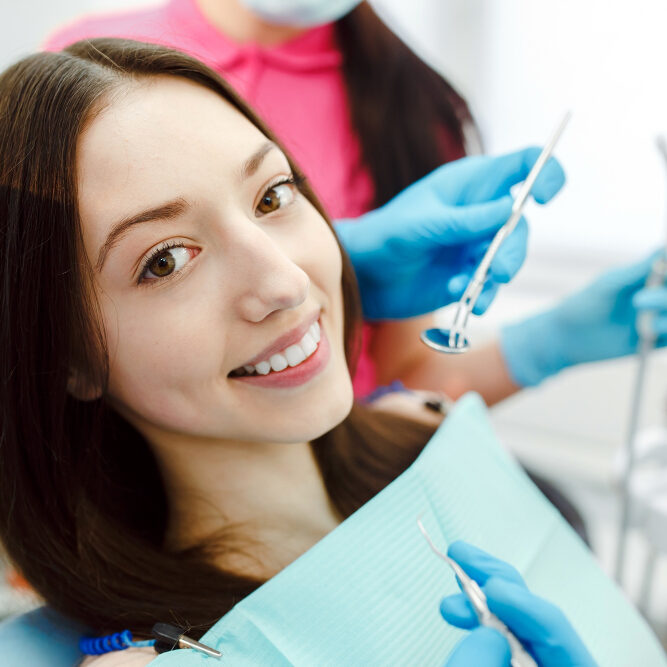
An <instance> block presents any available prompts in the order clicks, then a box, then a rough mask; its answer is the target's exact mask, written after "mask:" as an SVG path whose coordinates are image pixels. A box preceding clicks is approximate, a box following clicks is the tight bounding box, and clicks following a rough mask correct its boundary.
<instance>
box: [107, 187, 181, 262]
mask: <svg viewBox="0 0 667 667" xmlns="http://www.w3.org/2000/svg"><path fill="white" fill-rule="evenodd" d="M189 206H190V205H189V204H188V202H187V201H186V200H185V199H183V198H182V197H179V198H177V199H174V200H173V201H170V202H167V203H166V204H161V205H160V206H155V207H154V208H149V209H147V210H146V211H142V212H141V213H137V214H136V215H133V216H131V217H129V218H124V219H123V220H121V221H120V222H118V223H116V224H115V225H114V226H113V228H112V230H111V231H110V232H109V235H108V236H107V238H106V241H105V242H104V243H103V244H102V247H101V248H100V252H99V254H98V256H97V264H95V270H96V271H98V272H99V271H101V270H102V266H103V265H104V260H105V259H106V258H107V255H108V254H109V251H110V250H111V249H112V248H113V247H114V246H115V245H116V244H117V243H118V241H120V239H121V238H122V237H123V236H125V234H127V232H128V230H129V229H130V227H133V226H134V225H139V224H141V223H142V222H152V221H155V220H160V221H164V220H173V219H174V218H177V217H178V216H180V215H183V213H184V212H185V211H186V210H187V209H188V208H189Z"/></svg>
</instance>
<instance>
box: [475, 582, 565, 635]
mask: <svg viewBox="0 0 667 667" xmlns="http://www.w3.org/2000/svg"><path fill="white" fill-rule="evenodd" d="M483 590H484V594H485V595H486V599H487V604H488V606H489V609H490V610H491V611H492V612H493V613H494V614H495V615H496V616H498V618H500V620H501V621H503V622H504V623H505V624H506V625H507V626H508V627H509V628H510V630H512V632H513V633H514V634H515V635H516V636H517V637H518V638H519V639H520V640H521V641H522V642H524V641H526V642H539V641H543V640H544V639H545V638H546V637H549V636H557V637H562V638H563V639H565V638H566V637H568V638H569V637H570V636H571V635H574V636H576V633H575V632H574V629H573V628H572V626H571V625H570V623H569V621H568V620H567V618H566V617H565V614H563V612H562V611H561V610H560V609H559V608H558V607H556V605H553V604H551V603H550V602H547V601H546V600H543V599H542V598H540V597H538V596H537V595H534V594H533V593H531V592H530V591H529V590H528V589H527V588H526V587H525V586H521V585H518V584H516V583H515V582H513V581H508V580H507V579H503V578H500V577H489V579H488V580H487V582H486V583H485V584H484V586H483ZM563 643H564V642H563Z"/></svg>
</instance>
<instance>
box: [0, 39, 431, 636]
mask: <svg viewBox="0 0 667 667" xmlns="http://www.w3.org/2000/svg"><path fill="white" fill-rule="evenodd" d="M153 76H176V77H182V78H185V79H189V80H190V81H194V82H196V83H198V84H200V85H202V86H205V87H206V88H208V89H210V90H212V91H214V92H215V93H216V94H218V95H220V96H222V97H223V98H224V99H226V100H227V101H228V102H229V103H230V104H232V105H233V106H234V107H235V108H236V109H238V110H239V112H240V113H242V114H243V115H244V116H246V117H247V118H248V119H249V120H250V121H251V122H252V123H254V124H255V125H256V126H258V127H259V128H260V129H261V130H262V131H263V132H264V133H265V134H266V135H267V136H269V137H271V138H272V139H273V140H274V141H276V139H275V137H272V135H271V134H270V132H268V131H267V130H266V128H265V127H264V126H263V125H262V124H261V122H260V121H259V120H258V119H257V118H256V116H255V115H254V114H253V112H252V111H251V110H250V109H248V107H247V106H246V105H245V104H244V103H243V102H242V101H241V100H240V99H239V98H238V97H237V96H236V95H235V94H234V93H233V92H232V91H231V89H230V88H229V87H228V86H227V85H226V84H225V83H224V82H223V81H222V80H221V78H220V77H219V76H218V75H217V74H216V73H214V72H213V71H211V70H210V69H208V68H207V67H206V66H205V65H203V64H201V63H200V62H198V61H196V60H194V59H192V58H190V57H188V56H186V55H183V54H181V53H178V52H176V51H172V50H170V49H166V48H163V47H158V46H152V45H147V44H141V43H138V42H131V41H125V40H116V39H97V40H91V41H85V42H79V43H77V44H74V45H72V46H70V47H69V48H68V49H66V50H65V51H63V52H61V53H42V54H37V55H33V56H30V57H28V58H25V59H24V60H22V61H20V62H19V63H17V64H16V65H14V66H12V67H10V68H9V69H8V70H6V71H5V72H4V73H3V74H2V75H0V239H1V245H0V258H1V260H0V261H1V262H2V271H1V277H0V309H1V312H2V319H1V321H0V537H1V539H2V543H3V545H4V548H5V550H6V552H7V554H8V556H9V558H10V560H11V561H12V562H13V563H14V564H15V566H16V567H17V568H18V569H19V571H20V572H21V574H22V575H23V576H24V577H25V578H26V580H27V581H28V582H29V583H30V585H31V586H32V587H33V588H34V589H35V590H36V591H37V593H38V594H39V595H41V596H42V597H43V598H44V600H45V602H46V603H47V604H49V605H50V606H51V607H53V608H55V609H57V610H58V611H60V612H62V613H64V614H66V615H67V616H69V617H71V618H73V619H78V620H80V621H82V622H84V623H85V624H87V625H88V626H89V627H91V628H92V629H93V630H96V631H99V632H115V631H119V630H121V629H124V628H129V629H130V630H132V632H134V633H135V634H137V635H142V634H144V635H145V634H148V633H149V630H150V628H151V627H152V625H153V623H155V622H156V621H163V622H167V623H176V624H178V625H180V626H182V627H186V628H187V629H188V630H189V632H188V634H190V635H192V636H195V637H198V636H201V634H203V633H204V632H205V631H206V630H207V629H208V628H209V627H210V626H211V625H213V624H214V623H215V622H216V621H217V620H218V619H219V618H220V617H221V616H222V615H223V614H225V613H226V612H227V611H228V610H229V609H230V608H231V607H232V606H233V605H234V604H235V603H237V602H238V601H239V600H241V599H242V598H243V597H245V596H246V595H248V594H249V593H250V592H252V591H253V590H254V589H256V588H257V587H258V586H259V585H261V584H262V583H263V582H262V581H260V580H257V579H252V578H248V577H247V576H240V575H238V574H236V573H234V572H229V571H223V570H221V569H219V568H218V567H216V566H214V565H213V564H212V561H213V556H214V555H219V554H221V553H225V552H227V553H229V552H234V551H238V550H239V549H247V548H248V547H247V545H245V544H240V543H239V542H238V541H236V540H235V537H234V533H233V531H231V530H230V531H227V532H225V531H223V532H222V533H219V534H215V535H211V536H209V538H208V539H206V540H205V542H204V543H202V544H200V545H198V546H195V547H191V548H188V549H187V550H182V551H171V550H168V549H167V548H166V547H165V546H164V535H165V529H166V526H167V517H168V511H169V508H168V505H167V499H166V495H165V490H164V487H163V483H162V480H161V477H160V473H159V471H158V468H157V465H156V461H155V459H154V457H153V455H152V453H151V450H150V449H149V447H148V445H147V443H146V442H145V441H144V439H143V438H142V437H141V436H140V435H139V434H138V432H137V431H135V430H134V428H133V427H131V426H130V425H129V424H128V423H127V422H126V421H124V420H123V419H122V418H121V417H120V416H119V415H118V414H117V413H116V412H114V411H113V410H112V409H111V408H110V407H109V406H108V404H107V403H106V402H105V400H104V398H102V399H99V400H94V401H81V400H77V399H76V398H74V397H73V396H72V394H70V392H69V391H68V380H70V379H71V376H72V369H77V370H80V369H83V370H85V373H86V375H87V377H88V378H90V379H91V381H93V382H94V383H97V384H96V386H102V387H104V386H106V381H107V374H108V357H107V350H106V349H105V336H104V333H103V330H102V328H101V325H100V322H99V309H98V306H97V303H96V299H95V297H94V290H93V287H92V286H93V277H92V268H91V266H90V263H89V262H88V260H87V258H86V255H85V252H84V248H83V241H82V230H81V225H80V220H79V215H78V207H77V185H76V178H75V172H76V146H77V139H78V137H79V136H80V134H81V132H82V131H83V130H84V129H85V127H86V125H87V124H88V123H90V122H91V120H92V119H94V117H95V114H97V113H100V112H101V111H103V110H104V109H105V107H106V106H107V105H109V104H110V103H111V102H112V100H113V95H114V93H115V92H118V91H120V90H122V88H123V86H124V85H128V84H132V85H137V84H138V85H141V81H142V80H147V79H148V78H149V77H153ZM323 159H326V156H323ZM291 166H292V168H293V169H294V170H295V173H296V174H298V173H299V172H298V170H297V168H296V166H295V165H293V164H292V165H291ZM302 191H303V194H304V195H305V196H306V197H307V198H308V199H309V200H310V201H311V202H312V203H313V205H314V206H315V207H316V208H317V209H318V210H319V211H320V212H321V213H322V214H323V215H324V212H323V211H322V209H321V206H320V204H319V203H318V202H317V201H316V200H315V198H314V195H313V194H312V192H311V191H310V190H309V189H308V186H307V185H303V186H302ZM343 257H344V268H343V277H342V289H343V298H344V302H345V340H346V352H347V359H348V364H349V366H350V369H351V371H353V369H354V360H355V347H356V344H357V341H358V332H359V328H360V324H361V319H360V308H359V298H358V293H357V287H356V282H355V278H354V275H353V272H352V269H351V267H350V264H349V262H348V260H347V259H346V257H345V254H344V253H343ZM70 389H71V387H70ZM73 393H74V394H76V391H74V392H73ZM431 433H432V429H430V428H428V427H426V426H424V425H423V424H420V423H417V422H414V423H413V422H412V421H410V420H407V419H404V418H399V417H397V416H391V415H388V414H381V413H378V412H373V411H371V410H369V409H368V408H365V407H364V406H361V405H355V407H354V408H353V409H352V412H351V414H350V415H349V417H347V418H346V419H345V421H344V422H343V423H342V424H340V425H339V426H337V427H335V428H334V429H333V430H332V431H330V432H329V433H326V434H324V435H322V436H321V437H320V438H319V439H318V440H316V441H314V442H313V443H312V447H313V451H314V453H315V456H316V459H317V461H318V464H319V467H320V470H321V472H322V475H323V478H324V481H325V485H326V488H327V491H328V493H329V495H330V498H331V500H332V503H333V504H334V505H335V507H336V508H337V509H338V510H339V512H340V513H341V514H342V515H343V516H348V515H350V514H351V513H352V512H354V511H355V510H356V509H357V508H359V507H360V506H361V505H362V504H363V503H365V502H366V501H367V500H369V499H370V498H371V497H372V496H374V495H375V494H376V493H378V491H380V490H381V489H382V488H383V487H384V486H386V485H387V484H388V483H389V482H390V481H391V480H393V479H394V478H395V477H396V476H397V475H399V474H400V473H401V472H402V471H403V470H404V469H405V468H406V467H407V466H408V465H409V464H410V463H411V462H412V461H413V460H414V458H415V457H416V456H417V454H418V453H419V451H421V449H422V448H423V446H424V444H425V443H426V442H427V441H428V438H429V437H430V435H431Z"/></svg>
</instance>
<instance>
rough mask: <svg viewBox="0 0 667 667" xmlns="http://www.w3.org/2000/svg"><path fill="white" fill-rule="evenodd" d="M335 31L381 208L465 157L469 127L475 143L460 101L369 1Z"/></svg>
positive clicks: (352, 111) (466, 111) (366, 162)
mask: <svg viewBox="0 0 667 667" xmlns="http://www.w3.org/2000/svg"><path fill="white" fill-rule="evenodd" d="M334 25H335V28H336V38H337V40H338V44H339V47H340V50H341V52H342V54H343V76H344V79H345V85H346V89H347V97H348V105H349V107H350V116H351V120H352V124H353V126H354V129H355V130H356V133H357V137H358V138H359V143H360V145H361V152H362V156H363V161H364V165H365V166H366V167H367V168H368V170H369V171H370V174H371V176H372V178H373V185H374V187H375V197H374V201H373V205H374V207H378V206H381V205H382V204H385V203H386V202H387V201H389V200H390V199H391V198H392V197H394V196H395V195H397V194H398V193H399V192H400V191H401V190H404V189H405V188H406V187H408V185H410V184H411V183H414V182H415V181H417V180H419V179H420V178H421V177H422V176H425V175H426V174H428V173H429V172H431V171H433V170H434V169H435V168H436V167H438V166H440V165H441V164H444V163H445V162H451V161H453V160H458V159H459V158H462V157H464V156H465V154H466V136H465V134H466V132H465V131H466V129H467V130H469V131H470V132H471V136H474V137H475V141H476V142H480V138H479V135H478V132H477V128H476V127H475V125H474V123H473V119H472V116H471V114H470V110H469V109H468V105H467V104H466V102H465V100H464V99H463V97H461V95H460V94H459V93H458V92H457V91H456V90H455V89H454V88H453V87H452V85H451V84H450V83H449V82H448V81H447V80H446V79H444V78H443V77H442V76H441V75H440V74H438V73H437V72H435V71H434V70H433V69H432V68H431V67H429V66H428V65H427V64H426V63H425V62H424V61H423V60H421V59H420V58H419V57H418V56H417V55H415V53H413V52H412V51H411V50H410V49H409V48H408V47H407V46H406V45H405V44H404V43H403V42H402V41H401V40H400V39H399V37H397V36H396V35H395V34H394V33H393V32H392V31H391V30H390V29H389V28H388V27H387V26H386V25H385V24H384V23H383V22H382V21H381V20H380V19H379V18H378V16H377V15H376V14H375V12H374V11H373V9H372V7H371V6H370V5H369V4H368V3H367V2H362V3H361V4H360V5H359V6H358V7H356V8H355V9H353V10H352V11H351V12H349V13H348V14H346V15H345V16H344V17H343V18H341V19H339V20H338V21H337V22H336V23H335V24H334ZM480 143H481V142H480Z"/></svg>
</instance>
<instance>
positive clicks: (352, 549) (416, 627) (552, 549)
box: [151, 394, 667, 667]
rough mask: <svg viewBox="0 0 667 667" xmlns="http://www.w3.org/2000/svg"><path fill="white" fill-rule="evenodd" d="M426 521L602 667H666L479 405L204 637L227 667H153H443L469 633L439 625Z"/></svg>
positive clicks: (473, 399) (443, 578)
mask: <svg viewBox="0 0 667 667" xmlns="http://www.w3.org/2000/svg"><path fill="white" fill-rule="evenodd" d="M419 515H421V518H422V522H423V523H424V525H425V527H426V529H427V530H428V532H429V534H430V536H431V538H432V539H433V541H434V542H435V544H436V545H437V546H439V547H440V548H442V549H445V548H446V546H447V545H448V544H449V543H450V542H453V541H455V540H457V539H463V540H466V541H468V542H471V543H472V544H474V545H476V546H479V547H480V548H482V549H484V550H485V551H488V552H490V553H491V554H493V555H494V556H497V557H499V558H501V559H503V560H506V561H508V562H509V563H511V564H512V565H514V566H515V567H516V568H517V569H518V570H519V571H520V572H521V574H522V575H523V576H524V578H525V580H526V583H527V584H528V586H529V587H530V588H531V590H532V591H533V592H534V593H536V594H538V595H540V596H542V597H545V598H547V599H548V600H550V601H552V602H554V603H555V604H557V605H558V606H559V607H560V608H561V609H562V610H563V611H564V612H565V614H566V616H567V617H568V619H569V620H570V622H571V623H572V625H573V626H574V628H575V629H576V630H577V632H578V633H579V635H580V637H581V638H582V639H583V641H584V642H585V644H586V645H587V647H588V649H589V650H590V652H591V654H592V655H593V657H594V658H595V659H596V660H597V662H598V663H599V664H600V665H601V666H603V667H614V666H618V667H627V666H628V665H642V666H643V667H659V666H664V665H667V659H666V658H665V654H664V652H663V650H662V648H661V647H660V645H659V643H658V641H657V640H656V638H655V637H654V635H653V634H652V632H651V630H650V629H649V628H648V626H647V624H646V623H645V622H644V620H643V619H642V618H641V617H640V615H639V614H638V613H637V612H636V611H635V609H634V608H633V607H632V606H631V605H630V603H629V602H628V601H627V600H626V599H625V598H624V597H623V594H622V593H621V592H620V590H619V589H618V588H617V587H616V585H615V584H614V583H612V582H611V581H610V580H609V579H608V578H607V577H606V576H605V574H604V573H603V572H602V570H601V569H600V568H599V566H598V565H597V564H596V562H595V561H594V559H593V557H592V556H591V553H590V552H589V551H588V549H587V548H586V546H585V545H584V544H583V543H582V542H581V540H580V539H579V538H578V537H577V536H576V534H575V533H574V531H572V529H571V528H570V527H569V526H568V525H567V524H566V522H565V521H564V520H563V519H562V518H561V516H560V515H559V514H558V512H557V511H556V510H555V509H554V508H553V507H552V506H551V505H550V504H549V503H548V501H547V500H546V499H545V498H544V497H543V496H542V495H541V493H540V492H539V491H538V490H537V489H536V487H535V486H534V485H533V484H532V482H531V481H530V480H529V479H528V477H527V476H526V474H525V473H524V472H523V471H522V470H521V468H520V467H519V466H518V464H517V463H516V462H515V461H514V460H513V459H512V458H511V457H510V456H509V455H508V454H507V453H506V452H505V450H504V449H503V448H502V446H501V445H500V444H499V443H498V440H497V438H496V437H495V435H494V433H493V431H492V428H491V425H490V423H489V420H488V416H487V413H486V407H485V406H484V404H483V402H482V401H481V399H480V398H479V397H478V396H476V395H474V394H469V395H467V396H465V397H464V398H462V399H461V400H460V401H459V402H458V403H457V404H456V406H455V407H454V409H453V411H452V412H451V413H450V414H449V416H448V417H447V418H446V419H445V421H444V422H443V424H442V425H441V427H440V428H439V429H438V431H437V432H436V433H435V435H434V436H433V438H432V439H431V440H430V442H429V443H428V445H427V446H426V448H425V449H424V451H423V452H422V453H421V454H420V456H419V457H418V459H417V460H416V461H415V462H414V463H413V464H412V466H410V467H409V468H408V469H407V470H406V471H405V472H404V473H403V474H402V475H400V476H399V477H398V478H397V479H396V480H394V481H393V482H392V483H391V484H390V485H389V486H387V487H386V488H385V489H384V490H383V491H382V492H380V493H379V494H378V495H377V496H375V497H374V498H373V499H372V500H371V501H369V502H368V503H366V504H365V505H364V506H363V507H361V508H360V509H359V510H358V511H357V512H355V513H354V514H352V515H351V516H350V517H348V518H347V519H346V520H345V521H344V522H343V523H342V524H341V525H340V526H339V527H338V528H336V529H335V530H334V531H333V532H331V533H330V534H329V535H327V536H326V537H325V538H324V539H322V540H321V541H320V542H318V543H317V544H316V545H315V546H314V547H312V548H311V549H310V550H308V551H307V552H306V553H304V554H303V555H302V556H301V557H299V558H298V559H297V560H295V561H294V562H293V563H291V564H290V565H289V566H288V567H286V568H285V569H284V570H282V571H281V572H280V573H279V574H277V575H276V576H274V577H273V578H272V579H270V580H269V581H268V582H266V583H265V584H263V585H262V586H261V587H260V588H258V589H257V590H256V591H255V592H254V593H252V594H251V595H249V596H248V597H246V598H245V599H243V600H242V601H241V602H239V603H238V604H237V605H236V606H235V607H234V608H233V609H232V610H231V611H230V612H229V613H228V614H226V615H225V616H223V617H222V618H221V619H220V620H219V621H218V622H217V623H216V625H215V626H213V627H212V628H211V630H209V631H208V632H207V633H206V634H205V635H204V636H203V637H202V639H201V641H202V643H204V644H206V645H208V646H211V647H214V648H216V649H218V650H219V651H221V652H222V654H223V655H222V659H221V660H220V662H218V661H217V660H215V659H212V658H208V657H206V656H204V655H203V654H201V653H197V652H196V651H193V650H190V649H181V650H176V651H172V652H170V653H164V654H162V655H160V656H159V657H158V658H157V659H156V660H155V661H154V662H151V665H153V664H155V665H156V667H170V666H174V667H190V666H192V667H195V666H196V665H202V666H203V665H206V666H207V667H213V666H214V665H216V664H220V665H221V666H224V665H234V667H237V666H242V665H272V666H279V665H304V666H311V665H346V666H349V665H364V666H368V665H420V666H422V665H437V666H438V667H440V666H442V665H443V663H444V662H445V660H446V658H447V656H448V655H449V654H450V653H451V651H452V650H453V648H454V646H455V645H456V644H457V643H458V641H459V640H460V639H461V638H462V637H463V636H464V634H465V633H464V632H463V631H461V630H457V629H455V628H452V627H450V626H449V625H447V623H445V621H443V620H442V618H441V617H440V614H439V604H440V600H441V599H442V597H443V596H445V595H448V594H451V593H454V592H456V591H457V590H458V589H457V586H456V583H455V580H454V577H453V575H452V573H451V571H450V570H449V568H448V567H447V566H446V565H445V564H444V563H443V562H442V561H440V560H439V559H437V558H436V557H435V556H434V555H433V553H432V552H431V550H430V549H429V547H428V545H427V544H426V542H425V540H424V538H423V537H422V535H421V534H420V532H419V530H418V528H417V525H416V519H417V517H418V516H419Z"/></svg>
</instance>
